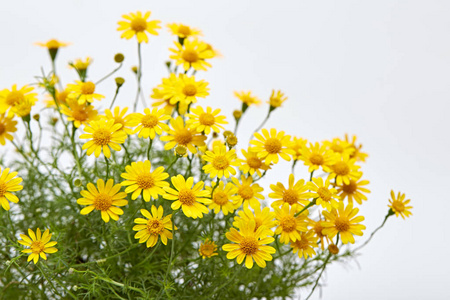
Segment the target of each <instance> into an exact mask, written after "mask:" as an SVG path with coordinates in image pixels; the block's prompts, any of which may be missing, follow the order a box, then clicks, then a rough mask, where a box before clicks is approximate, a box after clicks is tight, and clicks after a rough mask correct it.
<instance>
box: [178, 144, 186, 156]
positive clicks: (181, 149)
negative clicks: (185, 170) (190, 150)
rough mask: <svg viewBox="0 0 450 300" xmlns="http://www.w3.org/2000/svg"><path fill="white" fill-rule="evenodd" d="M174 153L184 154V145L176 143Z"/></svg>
mask: <svg viewBox="0 0 450 300" xmlns="http://www.w3.org/2000/svg"><path fill="white" fill-rule="evenodd" d="M175 154H176V155H178V156H180V157H182V156H185V155H186V154H187V148H186V147H184V146H181V145H178V146H177V147H176V148H175Z"/></svg>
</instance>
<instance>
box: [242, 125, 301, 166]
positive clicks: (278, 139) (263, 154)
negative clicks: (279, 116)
mask: <svg viewBox="0 0 450 300" xmlns="http://www.w3.org/2000/svg"><path fill="white" fill-rule="evenodd" d="M262 134H263V135H261V134H260V133H258V132H255V137H256V140H251V141H250V144H252V145H254V146H255V147H251V148H250V150H251V151H253V152H257V153H258V154H257V155H258V157H259V158H264V159H265V164H266V165H270V164H271V163H274V164H277V163H278V161H279V157H278V156H281V158H283V159H284V160H287V161H290V160H291V157H290V156H289V155H293V154H294V151H293V150H292V149H289V148H288V147H287V146H288V144H289V141H290V138H291V137H290V136H289V135H285V134H284V131H279V132H277V130H276V129H274V128H272V129H270V133H269V131H268V130H267V129H263V130H262Z"/></svg>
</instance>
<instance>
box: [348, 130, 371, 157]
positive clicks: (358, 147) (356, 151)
mask: <svg viewBox="0 0 450 300" xmlns="http://www.w3.org/2000/svg"><path fill="white" fill-rule="evenodd" d="M356 139H357V137H356V135H354V136H352V140H351V141H350V138H349V136H348V134H345V141H346V142H347V143H349V144H350V147H352V148H353V150H354V151H353V152H352V154H351V155H350V158H355V159H356V160H357V161H362V162H365V161H366V159H367V157H368V156H369V154H367V153H364V152H361V148H362V145H361V144H359V145H357V144H356Z"/></svg>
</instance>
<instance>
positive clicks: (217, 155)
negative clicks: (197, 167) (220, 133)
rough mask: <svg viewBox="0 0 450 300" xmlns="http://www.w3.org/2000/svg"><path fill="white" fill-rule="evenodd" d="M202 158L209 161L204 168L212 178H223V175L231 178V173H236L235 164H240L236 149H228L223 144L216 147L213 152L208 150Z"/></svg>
mask: <svg viewBox="0 0 450 300" xmlns="http://www.w3.org/2000/svg"><path fill="white" fill-rule="evenodd" d="M202 158H203V160H205V161H207V162H208V164H206V165H205V166H203V168H202V169H203V170H204V171H205V173H206V174H209V176H210V177H211V178H214V177H218V178H222V177H223V176H225V178H229V177H230V176H231V174H232V175H236V170H235V168H233V166H238V164H239V162H238V161H237V160H236V151H235V150H234V149H231V150H229V151H227V147H226V146H225V145H223V144H222V145H220V146H216V147H214V150H213V151H212V152H211V151H206V154H205V155H203V156H202Z"/></svg>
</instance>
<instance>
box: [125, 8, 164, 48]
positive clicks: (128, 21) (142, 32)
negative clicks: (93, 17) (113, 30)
mask: <svg viewBox="0 0 450 300" xmlns="http://www.w3.org/2000/svg"><path fill="white" fill-rule="evenodd" d="M150 14H151V12H150V11H147V12H146V13H145V14H142V12H140V11H138V12H136V13H129V14H128V15H122V18H124V19H125V20H124V21H119V22H117V24H118V25H119V27H118V28H117V31H123V33H122V35H121V36H120V37H121V38H125V39H127V40H129V39H131V38H133V37H134V36H136V39H137V40H138V43H142V42H146V43H148V36H147V33H149V34H153V35H158V32H157V31H156V29H160V28H161V26H159V23H160V21H158V20H154V21H148V18H149V17H150Z"/></svg>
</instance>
